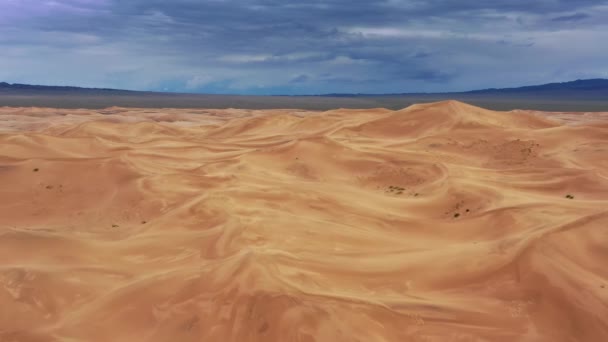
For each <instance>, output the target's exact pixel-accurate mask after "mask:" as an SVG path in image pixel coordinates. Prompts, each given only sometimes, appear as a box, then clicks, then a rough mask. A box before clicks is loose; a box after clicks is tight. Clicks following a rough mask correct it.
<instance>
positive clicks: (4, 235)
mask: <svg viewBox="0 0 608 342" xmlns="http://www.w3.org/2000/svg"><path fill="white" fill-rule="evenodd" d="M606 118H608V116H606V115H605V114H597V115H595V116H593V115H590V114H587V115H582V114H581V115H578V116H577V115H576V114H575V113H567V114H565V113H561V114H560V113H532V112H523V111H514V112H494V111H489V110H485V109H481V108H477V107H473V106H470V105H467V104H464V103H460V102H455V101H446V102H439V103H432V104H423V105H414V106H411V107H408V108H405V109H402V110H399V111H389V110H384V109H373V110H332V111H329V112H306V111H296V110H274V111H249V110H234V109H233V110H170V109H154V110H151V109H125V108H108V109H106V110H101V111H89V110H57V109H44V108H3V109H0V182H1V187H0V341H2V342H5V341H6V342H9V341H19V342H21V341H23V342H39V341H53V342H55V341H56V342H74V341H91V342H105V341H113V342H127V341H128V342H131V341H149V342H161V341H167V342H169V341H180V342H188V341H205V342H207V341H218V342H229V341H234V342H242V341H260V342H262V341H264V342H266V341H281V342H283V341H284V342H287V341H299V342H312V341H323V342H335V341H361V342H368V341H370V342H371V341H373V342H380V341H387V342H388V341H395V342H396V341H400V342H402V341H404V342H407V341H417V342H431V341H432V342H443V341H457V342H465V341H467V342H469V341H471V342H472V341H504V342H512V341H543V342H544V341H546V342H574V341H585V342H586V341H588V342H602V341H608V266H606V261H607V260H608V121H607V119H606Z"/></svg>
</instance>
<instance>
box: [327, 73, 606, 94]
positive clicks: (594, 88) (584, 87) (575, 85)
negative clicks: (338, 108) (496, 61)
mask: <svg viewBox="0 0 608 342" xmlns="http://www.w3.org/2000/svg"><path fill="white" fill-rule="evenodd" d="M564 91H568V92H571V91H576V92H581V93H583V92H598V91H601V92H606V95H607V96H608V79H604V78H594V79H587V80H576V81H570V82H558V83H546V84H541V85H533V86H524V87H516V88H487V89H479V90H469V91H460V92H437V93H390V94H380V95H378V94H363V93H362V94H345V93H334V94H323V95H321V96H337V97H351V96H400V95H401V96H410V95H449V94H455V95H467V94H476V95H483V94H486V95H501V94H504V95H508V94H547V93H550V92H564Z"/></svg>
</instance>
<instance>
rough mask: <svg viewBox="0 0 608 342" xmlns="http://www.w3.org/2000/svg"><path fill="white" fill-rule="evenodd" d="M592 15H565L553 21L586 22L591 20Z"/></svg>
mask: <svg viewBox="0 0 608 342" xmlns="http://www.w3.org/2000/svg"><path fill="white" fill-rule="evenodd" d="M589 17H590V15H589V14H585V13H575V14H571V15H563V16H560V17H557V18H553V19H551V20H552V21H579V20H584V19H587V18H589Z"/></svg>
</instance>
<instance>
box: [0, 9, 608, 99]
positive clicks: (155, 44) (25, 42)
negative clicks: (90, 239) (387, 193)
mask: <svg viewBox="0 0 608 342" xmlns="http://www.w3.org/2000/svg"><path fill="white" fill-rule="evenodd" d="M606 42H608V0H595V1H591V0H577V1H572V0H569V1H568V0H539V1H530V0H525V1H524V0H510V1H498V0H488V1H480V0H462V1H449V0H427V1H422V0H381V1H369V0H368V1H363V0H348V1H347V0H332V1H321V0H313V1H286V0H283V1H280V0H235V1H228V0H207V1H196V0H172V1H165V0H120V1H119V0H54V1H47V0H0V49H1V50H0V51H1V53H0V65H2V67H1V68H0V81H6V82H11V83H29V84H44V85H74V86H83V87H108V88H121V89H133V90H158V91H180V92H200V93H231V94H320V93H398V92H436V91H459V90H470V89H480V88H489V87H510V86H521V85H532V84H541V83H548V82H556V81H568V80H574V79H580V78H608V58H607V57H608V43H606Z"/></svg>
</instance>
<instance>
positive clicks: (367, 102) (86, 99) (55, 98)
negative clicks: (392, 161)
mask: <svg viewBox="0 0 608 342" xmlns="http://www.w3.org/2000/svg"><path fill="white" fill-rule="evenodd" d="M447 99H454V100H460V101H464V102H468V103H471V104H473V105H477V106H481V107H485V108H488V109H495V110H511V109H536V110H546V111H608V79H588V80H576V81H572V82H563V83H549V84H543V85H536V86H525V87H519V88H503V89H481V90H473V91H467V92H452V93H400V94H382V95H377V94H326V95H312V96H241V95H209V94H178V93H161V92H143V91H130V90H120V89H105V88H103V89H98V88H80V87H68V86H41V85H28V84H9V83H6V82H1V83H0V106H12V107H55V108H90V109H95V108H106V107H111V106H119V107H150V108H250V109H272V108H300V109H309V110H327V109H334V108H377V107H384V108H389V109H400V108H404V107H407V106H409V105H411V104H413V103H421V102H434V101H441V100H447Z"/></svg>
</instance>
